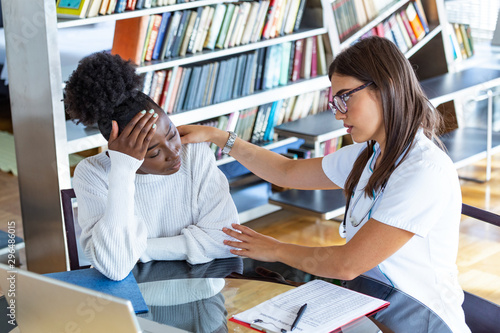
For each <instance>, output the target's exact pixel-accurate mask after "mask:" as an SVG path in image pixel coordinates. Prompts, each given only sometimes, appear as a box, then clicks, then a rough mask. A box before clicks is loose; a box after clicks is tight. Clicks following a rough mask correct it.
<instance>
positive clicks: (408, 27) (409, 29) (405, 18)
mask: <svg viewBox="0 0 500 333" xmlns="http://www.w3.org/2000/svg"><path fill="white" fill-rule="evenodd" d="M399 15H400V16H401V20H402V21H403V24H404V26H405V29H406V32H408V36H409V37H410V41H411V44H412V46H413V45H415V44H417V42H418V40H417V37H416V36H415V33H414V32H413V28H412V26H411V24H410V20H409V19H408V16H407V15H406V11H405V10H402V11H400V12H399ZM422 37H423V36H422Z"/></svg>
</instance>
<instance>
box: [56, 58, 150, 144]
mask: <svg viewBox="0 0 500 333" xmlns="http://www.w3.org/2000/svg"><path fill="white" fill-rule="evenodd" d="M140 87H141V77H140V76H139V75H137V74H136V73H135V68H134V66H132V64H131V62H130V61H125V60H123V59H122V58H120V56H119V55H111V54H109V53H106V52H98V53H94V54H91V55H89V56H87V57H85V58H83V59H82V60H80V62H79V63H78V67H77V68H76V70H75V71H74V72H73V73H72V74H71V76H70V77H69V79H68V81H66V87H65V98H64V103H65V109H66V112H67V113H68V114H69V116H70V117H71V119H73V120H76V121H77V123H83V124H84V125H94V124H97V125H98V126H99V130H100V131H101V133H102V135H103V136H104V137H105V138H106V140H109V135H110V133H111V121H112V120H115V121H116V122H117V123H118V127H119V129H120V132H121V131H122V130H123V128H124V127H125V126H126V125H127V124H128V123H129V122H130V120H131V119H132V118H133V117H134V115H136V114H137V113H138V112H140V111H142V110H149V109H152V108H154V109H158V108H159V107H158V105H156V103H155V102H154V101H153V100H151V99H150V98H149V96H147V95H145V94H143V93H142V92H141V91H140V90H139V88H140Z"/></svg>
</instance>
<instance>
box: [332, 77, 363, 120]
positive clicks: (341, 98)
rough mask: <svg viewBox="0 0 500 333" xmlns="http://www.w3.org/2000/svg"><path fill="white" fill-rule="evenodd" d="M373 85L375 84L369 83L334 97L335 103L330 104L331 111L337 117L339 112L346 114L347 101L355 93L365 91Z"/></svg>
mask: <svg viewBox="0 0 500 333" xmlns="http://www.w3.org/2000/svg"><path fill="white" fill-rule="evenodd" d="M372 83H373V82H368V83H365V84H363V85H361V86H359V87H357V88H354V89H353V90H350V91H348V92H346V93H343V94H342V95H335V96H333V101H330V102H328V106H329V107H330V110H331V111H332V112H333V115H336V114H337V111H339V112H340V113H346V112H347V101H348V100H349V98H350V97H351V95H352V94H354V93H355V92H358V91H360V90H363V89H365V88H366V87H368V86H369V85H370V84H372Z"/></svg>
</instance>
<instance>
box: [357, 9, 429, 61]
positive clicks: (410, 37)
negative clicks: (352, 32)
mask: <svg viewBox="0 0 500 333" xmlns="http://www.w3.org/2000/svg"><path fill="white" fill-rule="evenodd" d="M416 8H417V6H416V5H415V4H414V3H413V2H410V3H409V4H408V6H407V7H406V8H403V9H401V10H399V11H397V12H395V13H394V14H392V15H391V16H390V17H389V18H388V19H387V20H385V21H384V22H381V23H379V24H378V25H377V26H375V27H374V28H373V29H371V30H370V31H368V32H367V33H365V34H364V35H363V36H361V39H362V38H366V37H369V36H374V35H376V36H380V37H385V38H387V39H389V40H391V41H392V42H393V43H395V44H396V45H397V46H398V48H399V49H400V50H401V52H403V53H406V52H407V51H408V50H409V49H411V48H412V47H413V46H414V45H416V44H417V43H418V42H419V41H420V40H422V38H424V37H425V35H426V34H427V33H428V32H429V24H428V23H427V18H426V16H425V13H424V12H421V11H417V10H416Z"/></svg>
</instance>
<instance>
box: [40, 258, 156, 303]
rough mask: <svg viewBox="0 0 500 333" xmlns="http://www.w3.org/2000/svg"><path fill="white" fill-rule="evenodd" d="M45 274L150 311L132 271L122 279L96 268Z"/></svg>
mask: <svg viewBox="0 0 500 333" xmlns="http://www.w3.org/2000/svg"><path fill="white" fill-rule="evenodd" d="M44 275H45V276H48V277H50V278H53V279H57V280H60V281H64V282H68V283H72V284H76V285H77V286H80V287H84V288H89V289H92V290H96V291H99V292H102V293H104V294H109V295H112V296H116V297H120V298H124V299H128V300H129V301H130V302H132V306H133V307H134V311H135V313H143V312H148V311H149V309H148V306H147V305H146V302H145V301H144V298H143V297H142V293H141V290H140V289H139V285H138V284H137V281H136V280H135V277H134V275H133V274H132V272H131V273H130V274H129V275H128V276H127V277H126V278H125V279H123V280H121V281H113V280H110V279H108V278H107V277H105V276H104V275H102V274H101V273H100V272H99V271H97V270H96V269H95V268H87V269H79V270H76V271H68V272H58V273H49V274H44Z"/></svg>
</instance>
